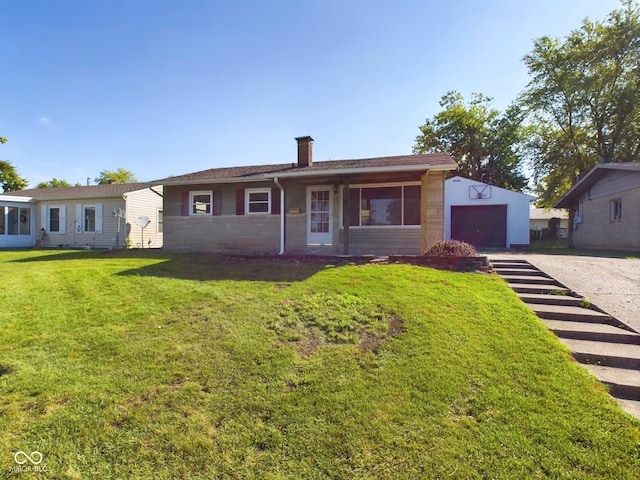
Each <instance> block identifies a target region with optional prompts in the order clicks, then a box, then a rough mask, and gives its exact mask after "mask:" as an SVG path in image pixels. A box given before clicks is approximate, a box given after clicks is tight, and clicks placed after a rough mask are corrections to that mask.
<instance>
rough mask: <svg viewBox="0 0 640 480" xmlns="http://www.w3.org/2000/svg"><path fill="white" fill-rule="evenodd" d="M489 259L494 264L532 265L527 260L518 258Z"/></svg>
mask: <svg viewBox="0 0 640 480" xmlns="http://www.w3.org/2000/svg"><path fill="white" fill-rule="evenodd" d="M489 261H490V262H491V264H493V265H503V264H514V265H531V264H530V263H529V262H527V261H526V260H521V259H518V258H489Z"/></svg>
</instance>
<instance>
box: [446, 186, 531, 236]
mask: <svg viewBox="0 0 640 480" xmlns="http://www.w3.org/2000/svg"><path fill="white" fill-rule="evenodd" d="M533 200H535V197H533V196H531V195H525V194H523V193H519V192H513V191H511V190H507V189H504V188H500V187H496V186H494V185H487V184H486V183H482V182H477V181H475V180H470V179H468V178H462V177H453V178H450V179H448V180H446V181H445V186H444V201H445V212H444V213H445V220H444V221H445V232H444V233H445V239H447V240H461V241H463V242H467V243H470V244H471V245H473V246H475V247H476V248H481V249H482V248H522V247H526V246H528V245H529V211H530V203H531V202H532V201H533Z"/></svg>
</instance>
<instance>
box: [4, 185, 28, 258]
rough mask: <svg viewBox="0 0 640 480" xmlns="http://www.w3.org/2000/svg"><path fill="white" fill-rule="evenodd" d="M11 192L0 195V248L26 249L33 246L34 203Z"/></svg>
mask: <svg viewBox="0 0 640 480" xmlns="http://www.w3.org/2000/svg"><path fill="white" fill-rule="evenodd" d="M16 193H19V192H11V193H7V194H3V195H0V248H28V247H32V246H33V245H34V244H35V238H36V228H35V225H36V223H35V214H34V212H35V201H34V200H32V199H30V198H25V197H21V196H18V195H16Z"/></svg>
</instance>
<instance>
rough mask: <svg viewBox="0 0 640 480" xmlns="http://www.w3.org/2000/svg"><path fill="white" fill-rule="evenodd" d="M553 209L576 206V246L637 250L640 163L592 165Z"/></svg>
mask: <svg viewBox="0 0 640 480" xmlns="http://www.w3.org/2000/svg"><path fill="white" fill-rule="evenodd" d="M554 207H556V208H575V216H574V219H573V244H574V245H575V246H576V247H587V248H612V249H631V250H637V249H640V213H639V212H640V162H627V163H601V164H598V165H596V166H595V167H593V168H592V169H591V170H590V171H589V172H588V173H587V174H586V175H585V176H584V177H583V178H582V179H581V180H580V181H579V182H578V183H576V184H575V185H574V186H573V187H572V188H571V190H569V191H568V192H567V193H566V194H565V196H564V197H562V198H561V199H560V200H558V202H556V204H555V205H554Z"/></svg>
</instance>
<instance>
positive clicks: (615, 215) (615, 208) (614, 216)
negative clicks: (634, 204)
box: [611, 198, 622, 222]
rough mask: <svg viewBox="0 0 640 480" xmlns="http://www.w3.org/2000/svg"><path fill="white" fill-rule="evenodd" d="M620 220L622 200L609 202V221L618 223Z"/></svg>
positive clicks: (617, 199)
mask: <svg viewBox="0 0 640 480" xmlns="http://www.w3.org/2000/svg"><path fill="white" fill-rule="evenodd" d="M620 220H622V199H621V198H616V199H615V200H611V221H612V222H618V221H620Z"/></svg>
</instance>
